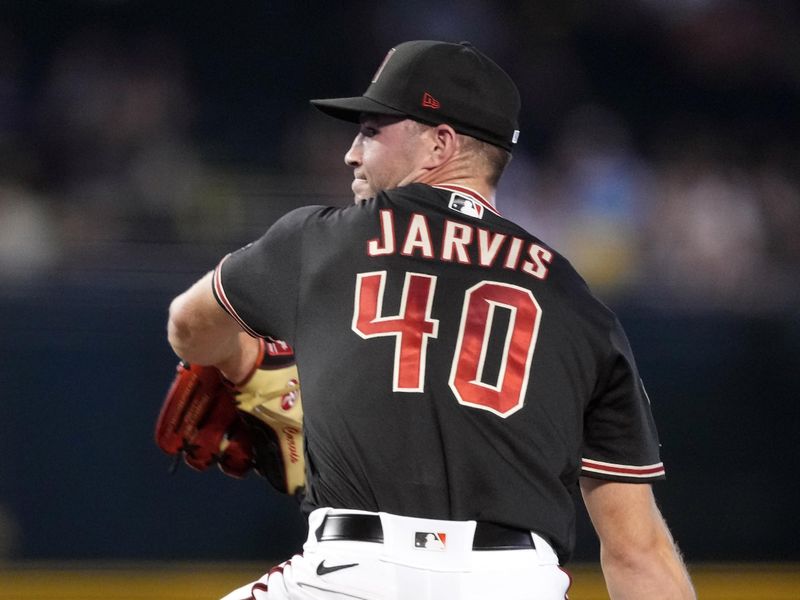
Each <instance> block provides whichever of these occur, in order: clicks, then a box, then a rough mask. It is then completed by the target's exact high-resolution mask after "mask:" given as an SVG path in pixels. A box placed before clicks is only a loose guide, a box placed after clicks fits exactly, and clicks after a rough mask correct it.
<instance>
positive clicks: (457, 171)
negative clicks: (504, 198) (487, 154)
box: [416, 164, 496, 206]
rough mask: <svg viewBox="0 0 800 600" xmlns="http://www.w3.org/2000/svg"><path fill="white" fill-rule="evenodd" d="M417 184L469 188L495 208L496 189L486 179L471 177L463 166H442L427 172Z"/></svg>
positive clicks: (418, 179)
mask: <svg viewBox="0 0 800 600" xmlns="http://www.w3.org/2000/svg"><path fill="white" fill-rule="evenodd" d="M416 182H418V183H427V184H428V185H452V186H458V187H464V188H468V189H470V190H473V191H475V192H477V193H478V194H480V195H481V196H482V198H483V199H484V200H485V201H487V202H488V203H489V204H491V205H492V206H495V192H496V189H495V187H494V186H492V185H490V184H489V183H488V182H487V181H486V179H484V178H482V177H475V176H473V175H471V173H469V172H468V170H467V169H466V168H464V167H463V166H461V165H456V164H451V165H442V166H441V167H439V168H437V169H432V170H430V171H426V172H425V173H424V174H423V175H421V176H420V177H419V178H417V179H416Z"/></svg>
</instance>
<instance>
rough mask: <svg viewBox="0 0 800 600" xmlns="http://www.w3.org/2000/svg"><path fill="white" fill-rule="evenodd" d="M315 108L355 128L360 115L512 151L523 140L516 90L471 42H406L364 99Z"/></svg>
mask: <svg viewBox="0 0 800 600" xmlns="http://www.w3.org/2000/svg"><path fill="white" fill-rule="evenodd" d="M311 104H313V105H314V106H316V107H317V108H318V109H319V110H321V111H322V112H324V113H326V114H328V115H330V116H332V117H335V118H337V119H342V120H345V121H350V122H353V123H358V122H359V117H360V115H361V113H373V114H380V115H392V116H397V117H407V118H410V119H413V120H415V121H420V122H422V123H426V124H428V125H438V124H441V123H446V124H448V125H450V126H451V127H452V128H453V129H455V130H456V131H457V132H458V133H462V134H464V135H468V136H471V137H474V138H477V139H479V140H483V141H485V142H489V143H490V144H494V145H495V146H500V147H501V148H505V149H506V150H509V151H510V150H511V148H512V147H513V145H514V144H515V143H516V142H517V138H518V137H519V110H520V97H519V90H517V86H516V85H514V82H513V81H512V80H511V78H510V77H509V76H508V74H507V73H506V72H505V71H503V69H501V68H500V67H499V66H498V65H497V64H496V63H495V62H494V61H493V60H492V59H490V58H489V57H488V56H486V55H485V54H483V53H482V52H480V51H479V50H478V49H477V48H475V47H474V46H473V45H472V44H470V43H469V42H461V43H459V44H452V43H448V42H436V41H429V40H418V41H413V42H404V43H402V44H399V45H397V46H395V47H394V48H392V49H391V50H389V53H388V54H387V55H386V58H384V59H383V62H382V63H381V65H380V66H379V67H378V70H377V71H376V72H375V75H374V76H373V78H372V82H371V83H370V85H369V87H368V88H367V91H366V92H364V95H363V96H356V97H354V98H332V99H327V100H312V101H311Z"/></svg>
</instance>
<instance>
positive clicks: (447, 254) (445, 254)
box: [442, 221, 475, 265]
mask: <svg viewBox="0 0 800 600" xmlns="http://www.w3.org/2000/svg"><path fill="white" fill-rule="evenodd" d="M474 231H475V229H474V228H473V227H471V226H469V225H466V224H464V223H456V222H455V221H445V224H444V237H443V238H442V260H447V261H452V260H453V252H455V253H456V254H457V255H458V262H460V263H461V264H465V265H468V264H471V261H470V259H469V252H467V246H469V245H470V244H471V243H472V234H473V233H474Z"/></svg>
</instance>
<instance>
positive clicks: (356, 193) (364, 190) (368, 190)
mask: <svg viewBox="0 0 800 600" xmlns="http://www.w3.org/2000/svg"><path fill="white" fill-rule="evenodd" d="M350 187H351V189H352V190H353V201H354V202H355V203H356V204H361V203H362V202H364V201H366V200H369V199H370V198H374V197H375V192H374V191H373V190H372V187H370V185H369V183H367V180H366V179H354V180H353V183H352V184H351V186H350Z"/></svg>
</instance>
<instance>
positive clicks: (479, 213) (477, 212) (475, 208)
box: [447, 192, 483, 219]
mask: <svg viewBox="0 0 800 600" xmlns="http://www.w3.org/2000/svg"><path fill="white" fill-rule="evenodd" d="M447 206H448V208H450V210H454V211H456V212H459V213H461V214H462V215H467V216H468V217H474V218H476V219H482V218H483V205H482V204H481V203H480V202H477V201H476V200H475V199H474V198H470V197H469V196H466V195H464V194H461V193H459V192H453V193H452V195H451V196H450V201H449V202H448V203H447Z"/></svg>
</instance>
